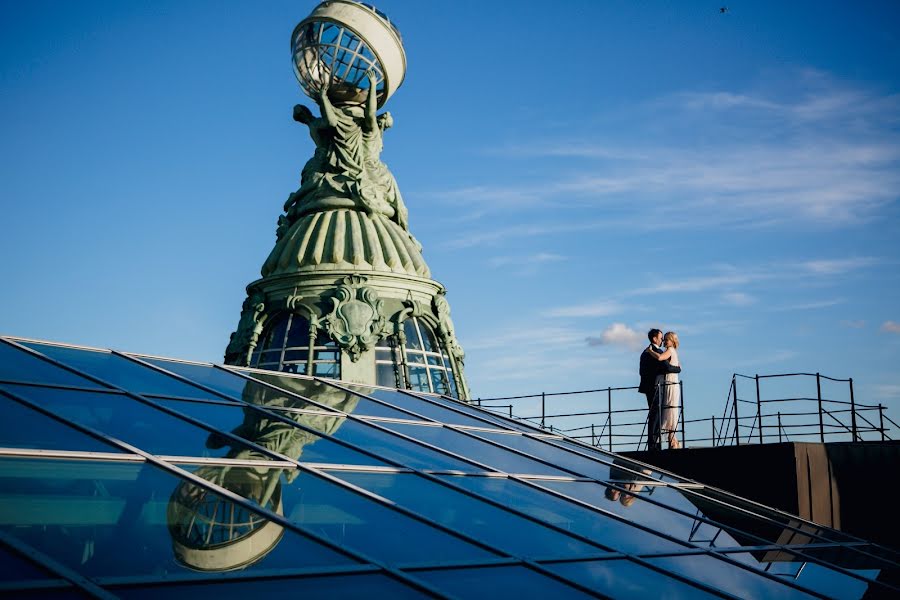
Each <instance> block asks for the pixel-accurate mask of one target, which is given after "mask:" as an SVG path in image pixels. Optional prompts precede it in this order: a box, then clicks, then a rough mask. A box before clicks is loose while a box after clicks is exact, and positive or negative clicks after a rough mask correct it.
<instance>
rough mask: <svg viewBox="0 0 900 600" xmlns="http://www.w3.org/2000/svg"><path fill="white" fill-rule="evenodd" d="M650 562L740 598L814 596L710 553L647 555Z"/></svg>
mask: <svg viewBox="0 0 900 600" xmlns="http://www.w3.org/2000/svg"><path fill="white" fill-rule="evenodd" d="M645 560H646V561H647V562H649V563H652V564H655V565H659V566H661V567H663V568H665V569H668V570H670V571H674V572H676V573H679V574H681V575H684V576H685V577H689V578H691V579H693V580H695V581H699V582H701V583H705V584H707V585H709V586H711V587H714V588H716V589H719V590H722V591H723V592H726V593H729V594H733V595H735V596H737V597H739V598H748V599H749V598H760V599H766V600H768V599H771V598H810V599H811V598H813V597H814V596H811V595H809V594H806V593H804V592H802V591H800V590H797V589H794V588H792V587H788V586H787V585H784V584H782V583H780V582H779V581H777V580H772V579H767V578H765V577H763V576H762V575H758V574H756V573H754V572H752V571H747V570H745V569H742V568H740V567H738V566H736V565H732V564H730V563H727V562H725V561H722V560H718V559H716V558H713V557H712V556H709V555H706V554H697V555H691V556H666V557H661V558H647V559H645Z"/></svg>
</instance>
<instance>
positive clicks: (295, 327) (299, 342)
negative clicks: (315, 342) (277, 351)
mask: <svg viewBox="0 0 900 600" xmlns="http://www.w3.org/2000/svg"><path fill="white" fill-rule="evenodd" d="M284 347H285V348H309V321H308V320H307V319H305V318H304V317H301V316H300V315H292V316H291V328H290V329H289V330H288V334H287V341H286V342H285V343H284Z"/></svg>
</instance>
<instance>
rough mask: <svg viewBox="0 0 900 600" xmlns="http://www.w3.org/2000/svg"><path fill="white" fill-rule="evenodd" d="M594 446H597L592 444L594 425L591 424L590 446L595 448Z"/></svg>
mask: <svg viewBox="0 0 900 600" xmlns="http://www.w3.org/2000/svg"><path fill="white" fill-rule="evenodd" d="M596 445H597V444H595V443H594V424H593V423H591V446H596Z"/></svg>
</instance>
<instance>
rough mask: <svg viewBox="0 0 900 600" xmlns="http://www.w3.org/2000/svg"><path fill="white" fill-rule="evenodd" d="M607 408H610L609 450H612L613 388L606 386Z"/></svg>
mask: <svg viewBox="0 0 900 600" xmlns="http://www.w3.org/2000/svg"><path fill="white" fill-rule="evenodd" d="M606 408H607V410H609V451H610V452H612V388H606Z"/></svg>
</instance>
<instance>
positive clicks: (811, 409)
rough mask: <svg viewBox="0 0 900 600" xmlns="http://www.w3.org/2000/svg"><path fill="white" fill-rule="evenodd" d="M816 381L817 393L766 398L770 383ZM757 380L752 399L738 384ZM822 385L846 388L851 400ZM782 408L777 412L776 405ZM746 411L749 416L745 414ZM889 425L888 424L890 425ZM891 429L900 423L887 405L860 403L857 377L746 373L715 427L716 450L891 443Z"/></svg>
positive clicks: (733, 381)
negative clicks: (769, 445) (812, 443)
mask: <svg viewBox="0 0 900 600" xmlns="http://www.w3.org/2000/svg"><path fill="white" fill-rule="evenodd" d="M785 379H792V380H794V381H797V380H800V381H809V382H812V381H815V395H812V394H809V395H797V396H789V397H775V398H769V397H764V395H763V394H762V392H761V384H762V383H764V382H767V381H770V380H785ZM739 380H746V381H748V382H751V381H752V382H753V392H752V393H751V398H749V399H748V398H741V397H740V396H739V395H738V381H739ZM823 383H828V384H839V385H843V384H846V388H845V389H846V399H835V398H829V397H826V396H825V394H823V392H822V388H823ZM776 405H777V406H778V408H777V409H773V408H771V407H773V406H776ZM745 410H747V412H748V414H745V412H744V411H745ZM886 424H887V425H888V426H886ZM890 425H892V426H893V427H894V428H897V427H898V425H897V423H895V422H894V421H893V420H892V419H891V418H890V417H888V415H887V414H886V413H885V407H884V405H883V404H860V403H859V402H857V401H856V396H855V393H854V388H853V378H852V377H850V378H847V379H838V378H835V377H828V376H827V375H822V374H821V373H779V374H774V375H752V376H751V375H743V374H741V373H734V374H733V375H732V377H731V385H730V387H729V390H728V398H727V400H726V402H725V407H724V410H723V414H722V418H721V419H720V421H719V428H718V429H716V428H715V427H714V428H713V444H714V445H717V446H724V445H741V444H750V443H758V444H764V443H772V442H775V441H778V442H784V441H819V442H823V443H824V442H826V441H850V442H858V441H865V440H867V439H868V440H882V441H884V440H890V439H891V437H890V436H889V435H888V431H889V430H890V427H889V426H890Z"/></svg>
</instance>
